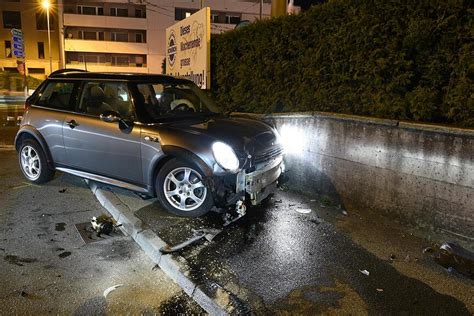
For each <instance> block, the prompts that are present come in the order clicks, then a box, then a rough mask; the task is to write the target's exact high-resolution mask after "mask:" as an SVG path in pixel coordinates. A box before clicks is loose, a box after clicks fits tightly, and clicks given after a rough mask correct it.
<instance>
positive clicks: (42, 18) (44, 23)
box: [36, 12, 54, 30]
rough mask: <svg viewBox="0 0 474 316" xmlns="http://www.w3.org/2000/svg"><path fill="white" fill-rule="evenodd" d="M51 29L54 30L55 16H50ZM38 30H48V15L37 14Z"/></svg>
mask: <svg viewBox="0 0 474 316" xmlns="http://www.w3.org/2000/svg"><path fill="white" fill-rule="evenodd" d="M49 27H50V29H51V30H52V29H54V20H53V16H52V15H50V16H49ZM36 29H37V30H47V29H48V18H47V16H46V13H44V12H40V13H36Z"/></svg>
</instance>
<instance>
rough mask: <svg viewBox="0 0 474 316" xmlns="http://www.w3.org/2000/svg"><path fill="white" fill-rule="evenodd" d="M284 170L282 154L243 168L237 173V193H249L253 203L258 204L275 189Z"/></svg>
mask: <svg viewBox="0 0 474 316" xmlns="http://www.w3.org/2000/svg"><path fill="white" fill-rule="evenodd" d="M283 172H284V163H283V157H282V156H281V157H277V158H275V159H273V160H270V161H267V162H264V163H260V164H258V165H256V166H255V167H254V168H251V169H245V170H242V171H240V172H239V173H238V174H237V183H236V193H237V194H239V193H240V194H242V195H245V194H248V195H249V197H250V202H251V204H252V205H257V204H259V203H260V202H262V201H263V200H264V199H265V198H267V197H268V196H269V195H270V194H271V193H273V192H274V191H275V189H276V187H277V184H278V181H277V180H278V178H279V177H280V176H281V174H282V173H283Z"/></svg>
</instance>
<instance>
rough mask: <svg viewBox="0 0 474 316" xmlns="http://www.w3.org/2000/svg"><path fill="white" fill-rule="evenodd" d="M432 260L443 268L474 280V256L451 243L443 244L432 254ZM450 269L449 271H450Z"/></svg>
mask: <svg viewBox="0 0 474 316" xmlns="http://www.w3.org/2000/svg"><path fill="white" fill-rule="evenodd" d="M434 260H435V261H436V262H437V263H438V264H440V265H442V266H443V267H445V268H446V269H448V271H449V270H451V271H450V272H453V269H454V270H456V271H457V272H459V273H461V274H463V275H465V276H467V277H469V278H471V279H474V254H473V253H472V252H470V251H469V250H467V249H465V248H463V247H461V246H460V245H458V244H456V243H453V242H445V243H443V244H442V245H441V246H440V247H439V250H438V251H435V252H434ZM450 268H451V269H450Z"/></svg>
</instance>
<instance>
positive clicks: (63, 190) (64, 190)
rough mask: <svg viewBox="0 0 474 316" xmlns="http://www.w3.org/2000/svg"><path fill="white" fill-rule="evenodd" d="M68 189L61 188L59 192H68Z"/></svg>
mask: <svg viewBox="0 0 474 316" xmlns="http://www.w3.org/2000/svg"><path fill="white" fill-rule="evenodd" d="M66 190H67V189H66V188H64V189H60V190H59V191H58V192H59V193H64V192H66Z"/></svg>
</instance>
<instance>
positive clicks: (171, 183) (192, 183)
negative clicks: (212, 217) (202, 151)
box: [155, 159, 214, 217]
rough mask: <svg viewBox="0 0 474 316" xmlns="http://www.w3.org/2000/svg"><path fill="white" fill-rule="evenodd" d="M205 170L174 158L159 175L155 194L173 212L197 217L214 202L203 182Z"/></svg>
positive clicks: (207, 210)
mask: <svg viewBox="0 0 474 316" xmlns="http://www.w3.org/2000/svg"><path fill="white" fill-rule="evenodd" d="M203 179H204V173H203V172H202V171H201V170H200V169H199V168H198V167H197V166H195V165H194V164H192V163H189V162H187V161H183V160H179V159H171V160H170V161H168V162H167V163H165V165H164V166H163V167H162V168H161V169H160V171H159V172H158V175H157V177H156V183H155V188H156V194H157V196H158V198H159V200H160V202H161V204H162V205H163V206H164V208H165V209H166V210H167V211H169V212H170V213H173V214H176V215H178V216H185V217H198V216H201V215H204V214H206V213H207V212H209V211H210V210H211V208H212V206H213V205H214V202H213V199H212V194H211V191H210V190H209V188H207V187H206V185H205V184H204V181H203Z"/></svg>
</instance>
